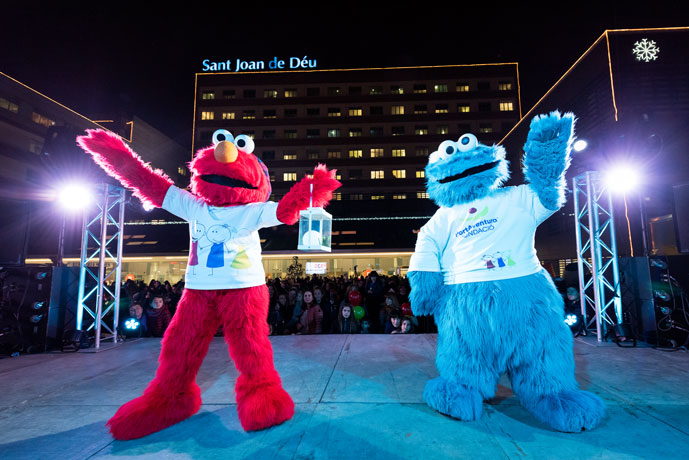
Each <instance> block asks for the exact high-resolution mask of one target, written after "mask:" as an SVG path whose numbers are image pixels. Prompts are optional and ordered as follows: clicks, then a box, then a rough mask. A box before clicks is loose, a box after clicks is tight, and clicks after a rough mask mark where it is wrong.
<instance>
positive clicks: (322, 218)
mask: <svg viewBox="0 0 689 460" xmlns="http://www.w3.org/2000/svg"><path fill="white" fill-rule="evenodd" d="M311 187H312V191H313V185H312V186H311ZM332 223H333V216H331V215H330V214H329V213H327V212H326V211H325V209H323V208H317V207H313V206H309V207H308V209H305V210H304V211H299V244H298V245H297V249H298V250H300V251H310V252H330V239H331V233H332Z"/></svg>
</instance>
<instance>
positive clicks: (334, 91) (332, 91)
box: [328, 86, 340, 96]
mask: <svg viewBox="0 0 689 460" xmlns="http://www.w3.org/2000/svg"><path fill="white" fill-rule="evenodd" d="M339 95H340V87H339V86H331V87H329V88H328V96H339Z"/></svg>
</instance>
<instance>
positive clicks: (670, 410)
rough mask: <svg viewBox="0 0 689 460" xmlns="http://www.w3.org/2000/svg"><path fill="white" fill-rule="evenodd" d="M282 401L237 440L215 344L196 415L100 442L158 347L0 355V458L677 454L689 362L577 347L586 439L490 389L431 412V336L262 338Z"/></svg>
mask: <svg viewBox="0 0 689 460" xmlns="http://www.w3.org/2000/svg"><path fill="white" fill-rule="evenodd" d="M272 342H273V347H274V349H275V361H276V363H277V368H278V371H279V372H280V374H281V375H282V379H283V382H284V385H285V388H286V390H287V391H288V392H289V393H290V394H291V395H292V397H293V398H294V401H295V403H296V413H295V416H294V418H293V419H292V420H290V421H288V422H286V423H284V424H283V425H281V426H278V427H273V428H271V429H268V430H265V431H261V432H253V433H245V432H244V431H242V429H241V426H240V425H239V421H238V419H237V411H236V406H235V404H234V393H233V390H232V388H233V385H234V381H235V378H236V376H237V372H236V370H235V369H234V366H233V365H232V363H231V361H230V360H229V358H228V354H227V349H226V348H225V345H224V343H223V341H222V339H220V338H216V339H215V340H214V342H213V343H212V345H211V349H210V352H209V354H208V357H207V358H206V361H205V362H204V365H203V367H202V368H201V372H200V373H199V376H198V379H197V381H198V383H199V385H200V386H201V388H202V390H203V400H204V406H203V407H202V409H201V410H200V411H199V413H198V414H196V415H195V416H193V417H191V418H190V419H188V420H186V421H184V422H182V423H179V424H177V425H175V426H173V427H170V428H168V429H166V430H163V431H162V432H159V433H155V434H153V435H150V436H148V437H146V438H143V439H138V440H135V441H127V442H120V441H113V439H112V438H111V437H110V436H109V434H108V432H107V430H106V428H105V427H104V424H105V422H106V421H107V420H108V418H109V417H110V416H111V415H112V414H114V412H115V410H116V409H117V408H118V406H120V405H121V404H123V403H124V402H126V401H128V400H130V399H131V398H134V397H136V396H138V395H139V394H140V393H141V391H142V390H143V388H144V387H145V385H146V384H147V383H148V381H149V380H150V379H151V378H152V377H153V375H154V372H155V368H156V364H157V362H156V359H157V356H158V352H159V350H160V340H159V339H140V340H138V341H134V342H128V343H125V344H122V345H120V346H117V347H115V348H113V349H111V350H107V351H103V352H99V353H82V352H80V353H72V354H59V353H57V354H55V353H52V354H41V355H29V356H22V357H19V358H8V359H2V360H0V392H1V393H0V394H1V395H2V396H1V398H0V458H2V459H18V458H22V459H31V460H38V459H40V460H43V459H49V460H60V459H104V458H108V459H129V458H132V459H134V458H136V459H168V458H174V459H211V458H213V459H214V458H218V459H220V458H222V459H244V458H251V459H264V458H270V459H272V458H281V459H282V458H284V459H292V458H294V459H321V458H337V459H340V458H341V459H359V458H363V459H365V460H373V459H388V458H403V459H420V458H430V459H434V460H436V459H441V458H467V459H470V458H471V459H473V458H486V459H501V458H549V459H555V458H559V459H569V458H577V459H588V458H604V459H615V460H618V459H632V458H634V459H637V458H643V459H655V458H658V459H680V458H681V459H686V458H689V354H688V353H686V352H683V351H680V352H675V353H667V352H661V351H657V350H654V349H651V348H636V349H622V348H618V347H616V346H614V345H610V344H606V345H604V346H596V342H594V341H591V340H590V339H588V338H587V339H583V340H582V339H577V340H576V345H575V352H576V360H577V377H578V380H579V382H580V384H581V386H582V387H583V388H585V389H588V390H591V391H593V392H594V393H596V394H598V395H600V396H601V397H602V398H603V399H604V400H605V401H606V403H607V404H608V418H607V419H606V420H605V421H604V422H603V424H602V425H601V426H600V427H599V428H598V429H596V430H593V431H591V432H584V433H579V434H564V433H557V432H553V431H551V430H549V429H547V428H546V427H545V426H544V425H542V424H541V423H539V422H537V421H536V420H535V419H534V418H532V417H531V416H530V415H529V414H527V413H526V411H524V410H523V409H522V408H521V407H520V406H519V405H518V403H517V401H516V398H515V397H514V396H513V395H512V392H511V390H510V389H509V382H508V381H506V380H504V379H503V381H501V385H500V387H499V391H498V396H497V397H496V398H495V399H494V400H492V401H491V402H490V403H489V404H485V410H484V414H483V417H482V418H481V420H480V421H477V422H460V421H457V420H453V419H451V418H449V417H446V416H443V415H440V414H439V413H437V412H435V411H433V410H431V409H430V408H429V407H428V406H426V404H424V402H423V400H422V397H421V396H422V392H423V388H424V383H425V382H426V380H428V379H429V378H433V377H435V376H436V375H437V372H436V369H435V365H434V355H435V346H436V336H435V335H392V336H384V335H356V336H346V335H330V336H287V337H274V338H272Z"/></svg>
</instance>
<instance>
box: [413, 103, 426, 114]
mask: <svg viewBox="0 0 689 460" xmlns="http://www.w3.org/2000/svg"><path fill="white" fill-rule="evenodd" d="M426 113H428V107H427V106H425V105H415V106H414V115H424V114H426Z"/></svg>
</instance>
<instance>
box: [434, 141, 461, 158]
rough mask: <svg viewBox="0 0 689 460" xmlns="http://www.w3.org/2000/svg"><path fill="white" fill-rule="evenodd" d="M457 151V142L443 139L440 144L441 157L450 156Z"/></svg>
mask: <svg viewBox="0 0 689 460" xmlns="http://www.w3.org/2000/svg"><path fill="white" fill-rule="evenodd" d="M456 152H457V144H456V143H455V142H453V141H443V142H441V144H440V145H439V146H438V155H440V158H448V157H449V156H451V155H452V154H453V153H456Z"/></svg>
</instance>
